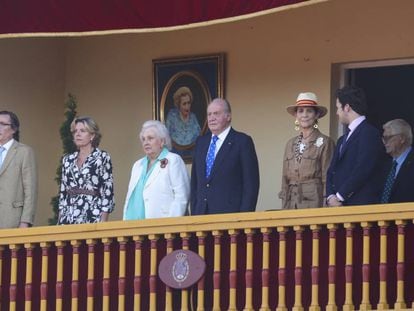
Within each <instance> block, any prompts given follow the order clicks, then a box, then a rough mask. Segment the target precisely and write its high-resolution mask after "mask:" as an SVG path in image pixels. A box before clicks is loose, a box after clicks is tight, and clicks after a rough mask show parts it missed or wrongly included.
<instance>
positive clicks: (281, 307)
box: [276, 227, 287, 311]
mask: <svg viewBox="0 0 414 311" xmlns="http://www.w3.org/2000/svg"><path fill="white" fill-rule="evenodd" d="M277 232H278V233H279V271H278V282H279V302H278V305H277V308H276V311H287V308H286V232H287V230H286V228H285V227H277Z"/></svg>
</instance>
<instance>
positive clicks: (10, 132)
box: [0, 111, 37, 228]
mask: <svg viewBox="0 0 414 311" xmlns="http://www.w3.org/2000/svg"><path fill="white" fill-rule="evenodd" d="M19 126H20V123H19V119H18V118H17V116H16V115H15V114H14V113H13V112H10V111H0V228H17V227H20V228H25V227H29V226H31V225H32V224H33V219H34V214H35V211H36V205H37V168H36V160H35V156H34V153H33V150H32V148H30V147H29V146H26V145H24V144H21V143H19Z"/></svg>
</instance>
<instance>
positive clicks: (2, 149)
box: [0, 146, 6, 168]
mask: <svg viewBox="0 0 414 311" xmlns="http://www.w3.org/2000/svg"><path fill="white" fill-rule="evenodd" d="M4 150H6V148H4V147H3V146H0V168H1V165H2V164H3V156H2V155H3V151H4Z"/></svg>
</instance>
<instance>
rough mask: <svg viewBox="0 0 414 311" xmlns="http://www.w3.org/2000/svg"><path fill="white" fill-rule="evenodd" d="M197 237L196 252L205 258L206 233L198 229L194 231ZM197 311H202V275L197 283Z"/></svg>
mask: <svg viewBox="0 0 414 311" xmlns="http://www.w3.org/2000/svg"><path fill="white" fill-rule="evenodd" d="M196 235H197V238H198V254H199V255H200V257H201V258H203V259H204V260H205V258H206V254H205V253H206V248H205V237H206V233H205V232H203V231H198V232H197V233H196ZM197 311H204V276H203V277H202V278H201V279H200V281H198V283H197Z"/></svg>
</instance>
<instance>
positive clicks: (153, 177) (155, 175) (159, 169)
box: [144, 161, 166, 188]
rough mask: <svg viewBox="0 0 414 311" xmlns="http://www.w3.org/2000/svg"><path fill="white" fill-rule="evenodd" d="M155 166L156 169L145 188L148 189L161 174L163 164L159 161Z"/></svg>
mask: <svg viewBox="0 0 414 311" xmlns="http://www.w3.org/2000/svg"><path fill="white" fill-rule="evenodd" d="M154 165H155V167H154V169H153V170H152V172H151V174H150V175H149V177H148V179H147V182H146V183H145V186H144V188H148V187H149V186H150V185H151V183H152V182H153V181H154V180H155V179H156V178H157V176H158V174H159V173H160V172H161V164H160V163H159V161H157V162H156V163H154ZM145 169H146V168H145ZM163 169H166V168H163Z"/></svg>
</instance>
